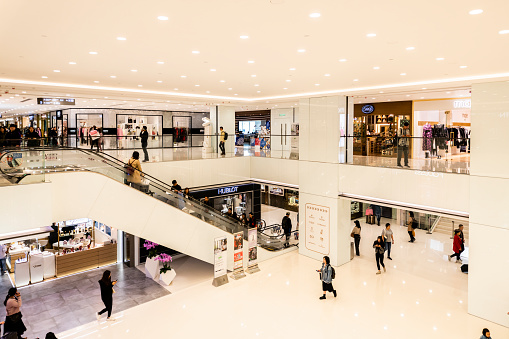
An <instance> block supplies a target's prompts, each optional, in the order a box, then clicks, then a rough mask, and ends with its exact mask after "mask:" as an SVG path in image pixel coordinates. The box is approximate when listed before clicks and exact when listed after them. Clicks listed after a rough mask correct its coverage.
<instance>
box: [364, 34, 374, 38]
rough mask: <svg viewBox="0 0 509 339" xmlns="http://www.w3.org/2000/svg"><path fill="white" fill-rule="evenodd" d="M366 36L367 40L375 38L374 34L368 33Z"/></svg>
mask: <svg viewBox="0 0 509 339" xmlns="http://www.w3.org/2000/svg"><path fill="white" fill-rule="evenodd" d="M366 36H367V37H368V38H374V37H376V34H375V33H368V34H366Z"/></svg>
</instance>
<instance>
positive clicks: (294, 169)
mask: <svg viewBox="0 0 509 339" xmlns="http://www.w3.org/2000/svg"><path fill="white" fill-rule="evenodd" d="M249 159H250V160H251V166H250V170H251V173H250V175H249V176H250V178H252V179H259V180H266V181H275V182H280V183H285V184H291V185H299V164H300V162H299V161H298V160H288V159H278V158H265V157H249Z"/></svg>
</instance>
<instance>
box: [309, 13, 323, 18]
mask: <svg viewBox="0 0 509 339" xmlns="http://www.w3.org/2000/svg"><path fill="white" fill-rule="evenodd" d="M321 16H322V15H321V14H320V13H311V14H309V17H310V18H319V17H321Z"/></svg>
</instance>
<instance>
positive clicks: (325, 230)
mask: <svg viewBox="0 0 509 339" xmlns="http://www.w3.org/2000/svg"><path fill="white" fill-rule="evenodd" d="M346 112H347V98H346V97H344V96H331V97H320V98H309V99H301V100H300V103H299V124H300V135H299V161H300V163H299V214H300V215H299V220H300V224H301V227H300V229H299V231H300V234H301V243H300V245H299V253H301V254H303V255H306V256H309V257H311V258H315V259H317V260H320V261H321V260H322V257H323V256H324V255H328V256H329V257H330V259H331V264H332V265H334V266H339V265H342V264H345V263H347V262H348V261H350V231H351V227H350V201H348V200H343V199H339V198H338V188H339V172H338V163H339V161H340V149H341V147H343V148H344V145H343V146H341V144H340V134H341V132H340V125H341V123H343V126H344V127H346V124H347V121H348V119H346V116H344V115H345V114H346ZM352 114H353V111H352ZM342 115H343V116H342ZM321 225H325V226H324V227H322V226H321Z"/></svg>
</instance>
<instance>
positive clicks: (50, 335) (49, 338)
mask: <svg viewBox="0 0 509 339" xmlns="http://www.w3.org/2000/svg"><path fill="white" fill-rule="evenodd" d="M45 339H57V336H56V335H55V333H53V332H48V333H46V338H45Z"/></svg>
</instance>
